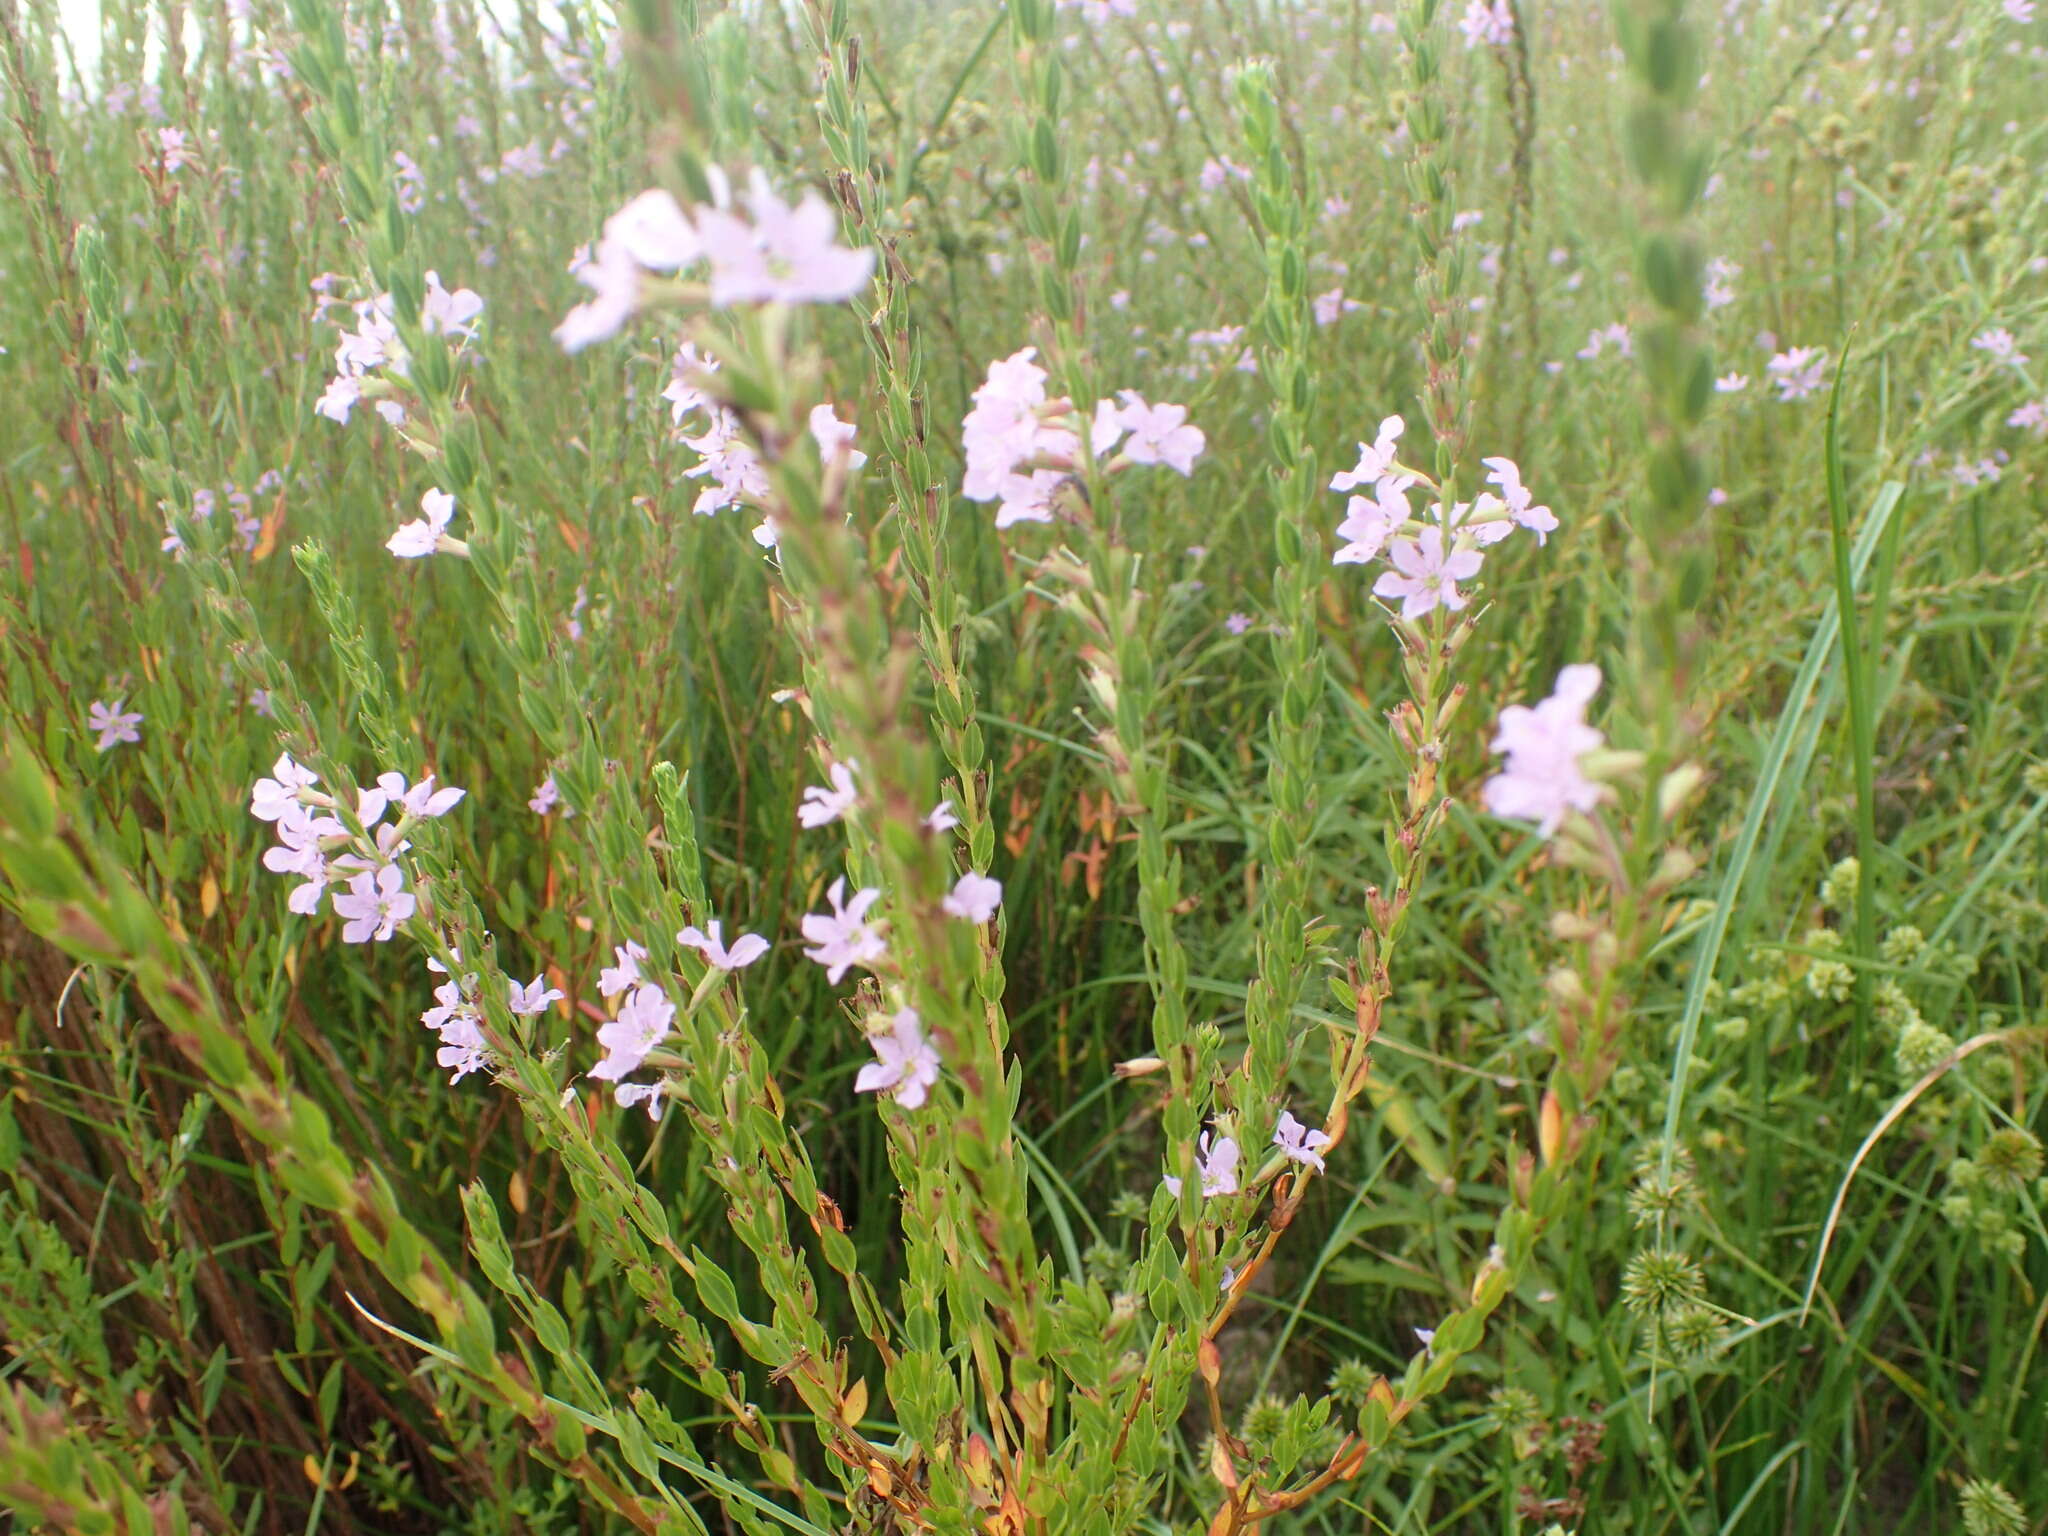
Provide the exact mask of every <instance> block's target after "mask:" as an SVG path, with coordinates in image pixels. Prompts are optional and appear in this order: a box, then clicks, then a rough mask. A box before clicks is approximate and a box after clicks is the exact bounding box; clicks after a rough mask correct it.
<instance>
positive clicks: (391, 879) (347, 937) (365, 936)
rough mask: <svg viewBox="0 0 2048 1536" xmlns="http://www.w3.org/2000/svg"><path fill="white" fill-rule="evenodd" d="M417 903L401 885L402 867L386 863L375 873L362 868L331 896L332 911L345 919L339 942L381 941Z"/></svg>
mask: <svg viewBox="0 0 2048 1536" xmlns="http://www.w3.org/2000/svg"><path fill="white" fill-rule="evenodd" d="M418 906H419V903H418V902H417V901H416V900H415V899H414V898H413V894H412V892H410V891H408V890H407V889H406V888H405V871H404V870H402V869H400V868H399V867H398V866H397V865H396V864H386V865H385V866H384V867H383V868H381V869H379V870H378V871H377V872H376V873H375V874H372V873H370V872H369V871H368V870H365V871H363V873H361V874H359V875H357V876H355V877H354V878H353V879H351V880H350V881H349V883H348V889H347V890H346V891H344V892H342V893H341V894H339V895H337V896H336V897H335V898H334V915H335V916H336V917H345V918H347V919H348V922H347V924H346V925H345V926H344V927H343V928H342V930H341V942H342V943H344V944H367V943H369V942H370V941H371V940H373V939H374V940H375V941H376V942H377V943H379V944H382V943H383V942H384V941H385V940H387V939H389V938H390V937H391V935H392V934H394V933H396V932H397V931H398V925H399V924H400V923H402V922H404V921H405V920H406V919H407V918H408V917H411V916H412V915H413V912H414V910H415V909H417V907H418Z"/></svg>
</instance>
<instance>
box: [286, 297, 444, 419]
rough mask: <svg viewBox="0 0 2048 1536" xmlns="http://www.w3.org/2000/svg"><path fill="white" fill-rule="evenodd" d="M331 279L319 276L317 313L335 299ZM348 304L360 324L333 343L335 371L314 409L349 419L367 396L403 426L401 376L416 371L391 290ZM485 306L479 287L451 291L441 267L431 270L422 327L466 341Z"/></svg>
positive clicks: (330, 416) (379, 410)
mask: <svg viewBox="0 0 2048 1536" xmlns="http://www.w3.org/2000/svg"><path fill="white" fill-rule="evenodd" d="M331 281H332V279H331V278H322V279H318V280H316V290H317V291H319V292H320V293H321V300H320V306H319V310H318V312H317V313H316V316H315V318H316V319H317V318H318V317H319V315H321V314H325V312H326V310H327V308H328V306H329V304H330V303H331V302H332V301H331V300H330V299H329V298H328V297H327V295H326V292H325V288H324V286H322V285H324V284H326V283H329V282H331ZM349 308H350V312H351V313H352V314H353V315H354V316H355V321H356V324H355V329H354V330H349V329H348V328H347V327H345V326H344V327H342V329H341V342H340V344H339V345H338V346H336V348H335V349H334V377H333V378H332V379H330V380H328V382H327V388H326V391H325V392H324V393H323V394H322V395H321V396H320V398H319V400H318V401H317V402H315V404H314V406H313V411H314V414H315V415H318V416H325V417H326V418H327V419H328V420H329V421H333V422H339V423H341V424H343V425H346V424H347V422H348V418H349V413H350V412H351V411H352V410H354V409H355V407H356V405H357V404H358V403H359V402H360V401H362V400H363V399H364V398H365V397H366V396H367V397H369V398H370V399H371V401H372V404H373V406H374V408H375V410H376V412H377V414H378V415H379V416H381V417H383V418H384V421H385V423H386V425H388V426H394V427H396V426H402V425H404V423H405V405H404V403H403V402H402V401H400V400H398V399H396V398H394V396H395V394H396V393H398V392H399V390H400V389H401V387H402V386H401V384H400V383H399V382H398V381H402V380H405V379H407V378H409V377H410V376H411V373H412V358H411V355H410V354H409V353H408V352H407V351H406V347H405V342H404V341H403V340H402V339H401V338H400V336H399V334H398V326H397V324H396V323H395V322H394V320H393V315H394V313H395V308H394V305H393V301H392V298H391V295H390V294H388V293H380V294H378V295H377V296H376V297H375V298H374V299H363V300H361V301H359V302H357V303H355V304H353V305H351V306H349ZM483 311H484V301H483V300H482V299H481V298H479V297H478V296H477V295H476V293H475V292H474V290H472V289H468V288H457V289H455V290H454V291H453V292H451V291H449V289H447V288H446V287H444V286H443V285H442V282H441V275H440V274H439V273H438V272H429V273H428V274H427V294H426V298H425V299H424V300H423V301H422V303H421V305H420V329H421V330H422V331H425V332H426V333H427V334H428V335H429V336H447V337H449V338H451V339H453V340H457V341H466V340H468V339H469V338H470V337H472V336H474V335H475V334H476V324H475V322H476V318H477V316H479V315H481V314H482V313H483Z"/></svg>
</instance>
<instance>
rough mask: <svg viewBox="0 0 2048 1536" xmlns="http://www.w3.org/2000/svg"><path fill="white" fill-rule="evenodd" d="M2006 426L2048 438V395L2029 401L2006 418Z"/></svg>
mask: <svg viewBox="0 0 2048 1536" xmlns="http://www.w3.org/2000/svg"><path fill="white" fill-rule="evenodd" d="M2005 424H2006V425H2007V426H2008V427H2017V428H2019V429H2020V430H2022V431H2026V432H2031V433H2033V434H2034V436H2036V437H2048V395H2044V396H2043V397H2042V398H2041V399H2039V400H2029V401H2028V402H2027V403H2026V404H2025V405H2022V406H2021V407H2020V408H2019V409H2018V410H2016V411H2014V412H2013V413H2012V414H2011V415H2010V416H2008V417H2006V418H2005Z"/></svg>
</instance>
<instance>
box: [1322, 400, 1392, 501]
mask: <svg viewBox="0 0 2048 1536" xmlns="http://www.w3.org/2000/svg"><path fill="white" fill-rule="evenodd" d="M1404 426H1405V423H1404V422H1403V421H1402V420H1401V418H1400V417H1398V416H1389V417H1387V418H1386V420H1384V421H1382V422H1381V423H1380V430H1379V436H1378V437H1377V438H1376V439H1375V440H1374V441H1373V442H1372V443H1371V444H1370V445H1368V444H1365V443H1360V444H1359V445H1358V463H1357V465H1356V467H1354V468H1352V469H1347V470H1343V471H1340V472H1339V473H1338V474H1336V475H1333V476H1332V477H1331V478H1330V489H1331V490H1333V491H1352V490H1356V489H1357V488H1358V487H1359V486H1361V485H1371V484H1373V483H1374V482H1375V481H1379V480H1384V479H1385V478H1386V477H1387V476H1388V475H1390V474H1392V473H1393V472H1394V456H1395V454H1396V453H1397V452H1399V450H1398V449H1397V448H1396V447H1395V446H1394V445H1395V444H1396V443H1397V442H1398V441H1399V440H1400V437H1401V432H1402V430H1403V427H1404Z"/></svg>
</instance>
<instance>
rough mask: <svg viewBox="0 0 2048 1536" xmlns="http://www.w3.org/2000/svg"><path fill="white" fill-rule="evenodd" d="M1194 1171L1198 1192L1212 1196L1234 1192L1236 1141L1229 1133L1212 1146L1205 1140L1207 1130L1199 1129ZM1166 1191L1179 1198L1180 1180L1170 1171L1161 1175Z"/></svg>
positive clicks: (1235, 1187) (1232, 1193)
mask: <svg viewBox="0 0 2048 1536" xmlns="http://www.w3.org/2000/svg"><path fill="white" fill-rule="evenodd" d="M1197 1153H1198V1155H1197V1157H1196V1159H1195V1171H1196V1172H1197V1173H1199V1174H1200V1175H1201V1176H1202V1196H1203V1198H1204V1199H1214V1198H1215V1197H1216V1196H1218V1195H1234V1194H1236V1193H1237V1157H1238V1152H1237V1142H1236V1141H1235V1140H1233V1139H1232V1138H1231V1137H1228V1136H1224V1137H1220V1138H1219V1139H1218V1140H1217V1141H1216V1143H1215V1145H1214V1146H1211V1145H1210V1143H1209V1133H1208V1132H1207V1131H1204V1132H1202V1139H1201V1141H1200V1143H1199V1144H1198V1147H1197ZM1165 1183H1166V1188H1167V1192H1168V1193H1169V1194H1171V1195H1172V1196H1173V1197H1174V1198H1175V1199H1179V1198H1180V1180H1179V1179H1178V1178H1176V1177H1175V1176H1174V1175H1172V1174H1170V1173H1169V1174H1168V1175H1167V1176H1166V1179H1165Z"/></svg>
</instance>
